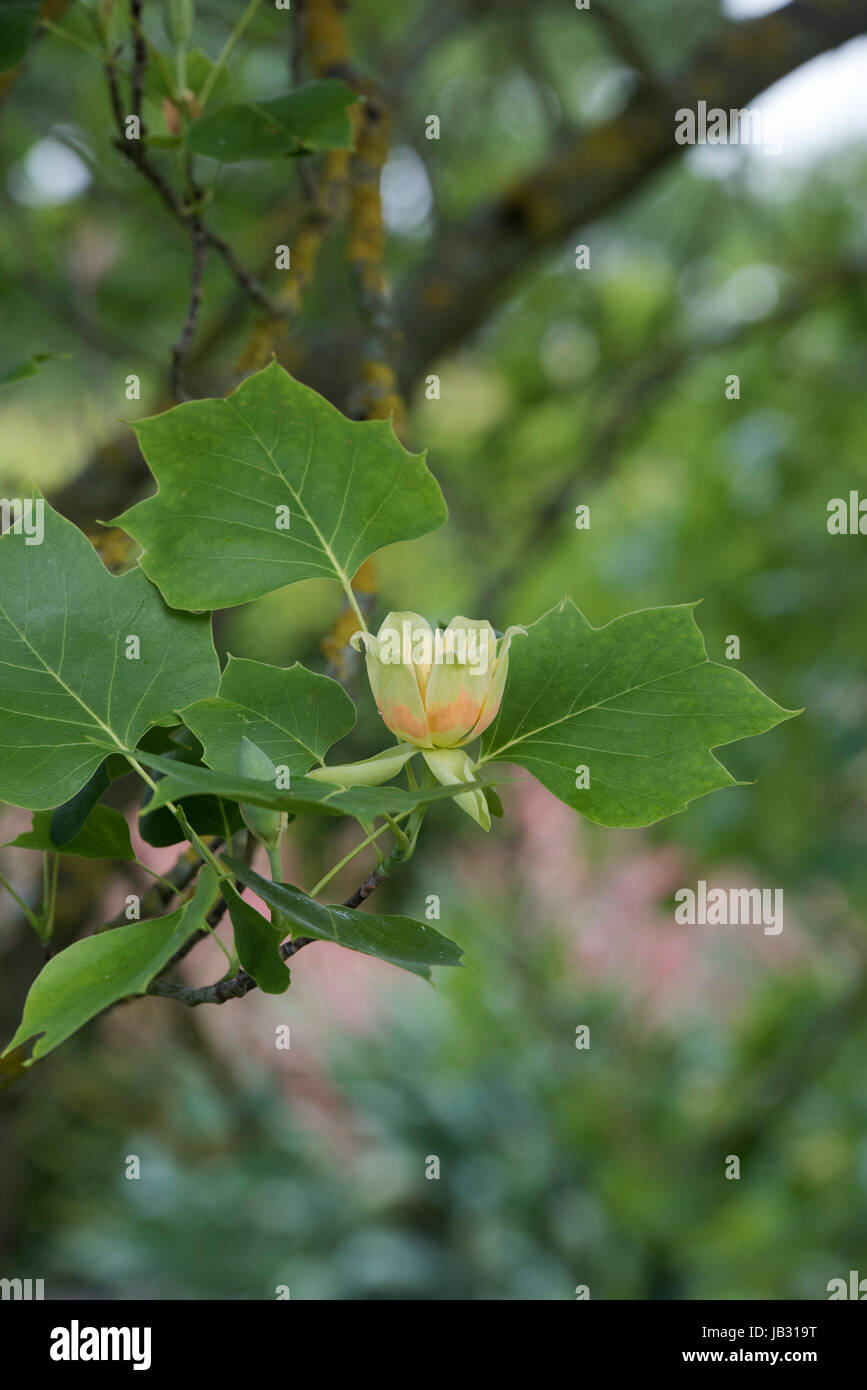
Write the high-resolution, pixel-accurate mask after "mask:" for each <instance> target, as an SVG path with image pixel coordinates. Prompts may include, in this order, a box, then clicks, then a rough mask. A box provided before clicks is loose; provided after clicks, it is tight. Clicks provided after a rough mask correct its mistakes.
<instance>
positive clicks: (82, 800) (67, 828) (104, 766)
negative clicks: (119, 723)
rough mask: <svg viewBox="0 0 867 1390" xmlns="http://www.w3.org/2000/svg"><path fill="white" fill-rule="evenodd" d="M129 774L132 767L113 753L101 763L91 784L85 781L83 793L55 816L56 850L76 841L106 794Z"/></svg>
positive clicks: (73, 798)
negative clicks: (116, 781) (114, 782)
mask: <svg viewBox="0 0 867 1390" xmlns="http://www.w3.org/2000/svg"><path fill="white" fill-rule="evenodd" d="M127 772H129V764H128V762H127V761H126V759H125V758H122V757H121V756H120V754H112V756H111V757H110V758H106V759H105V761H104V762H101V763H100V765H99V767H98V768H97V769H96V772H95V773H94V774H93V776H92V777H91V778H90V780H89V781H88V782H85V784H84V786H83V787H82V788H81V791H80V792H76V793H75V796H72V797H70V799H69V800H68V801H64V803H63V805H62V806H58V807H57V809H56V810H54V811H52V813H51V846H52V848H53V849H63V847H64V845H68V844H69V842H70V840H73V839H74V838H75V836H76V835H77V834H78V832H79V831H80V830H81V828H82V826H83V825H84V824H85V822H86V821H87V818H88V816H89V815H90V813H91V811H92V810H93V808H94V806H95V805H96V804H97V802H98V801H99V800H100V798H101V797H102V796H103V794H104V793H105V792H107V791H108V789H109V787H110V786H111V784H112V782H113V781H115V779H116V778H118V777H122V776H123V775H124V773H127Z"/></svg>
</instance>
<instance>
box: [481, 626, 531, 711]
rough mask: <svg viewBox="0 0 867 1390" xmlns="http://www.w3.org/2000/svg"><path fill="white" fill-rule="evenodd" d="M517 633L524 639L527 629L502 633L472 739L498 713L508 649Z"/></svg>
mask: <svg viewBox="0 0 867 1390" xmlns="http://www.w3.org/2000/svg"><path fill="white" fill-rule="evenodd" d="M519 632H520V633H522V634H523V636H524V637H526V636H527V629H526V628H525V627H518V626H515V627H507V628H506V631H505V632H504V633H503V640H502V642H501V643H500V650H499V651H498V653H497V660H496V665H495V667H494V678H493V680H492V681H491V684H490V687H489V689H488V693H487V695H486V697H485V703H484V705H483V706H482V711H481V714H480V715H479V718H478V723H477V724H476V725H475V726H474V728H473V731H472V737H473V738H478V736H479V734H483V733H484V732H485V729H487V727H488V725H489V724H492V723H493V721H494V720H495V719H496V717H497V715H498V713H499V710H500V705H501V704H502V702H503V691H504V690H505V688H506V676H507V675H508V674H509V648H510V646H511V645H512V638H513V637H514V636H515V634H516V633H519Z"/></svg>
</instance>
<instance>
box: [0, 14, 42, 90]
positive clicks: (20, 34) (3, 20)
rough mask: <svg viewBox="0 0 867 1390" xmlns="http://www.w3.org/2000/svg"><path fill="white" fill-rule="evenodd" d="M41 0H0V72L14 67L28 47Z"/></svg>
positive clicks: (37, 18)
mask: <svg viewBox="0 0 867 1390" xmlns="http://www.w3.org/2000/svg"><path fill="white" fill-rule="evenodd" d="M40 4H41V0H0V72H5V71H6V69H7V68H14V67H17V65H18V64H19V63H20V62H21V59H22V58H23V57H24V55H25V53H26V52H27V50H28V48H29V47H30V44H31V41H32V39H33V35H34V34H35V33H36V25H37V22H38V20H39V7H40Z"/></svg>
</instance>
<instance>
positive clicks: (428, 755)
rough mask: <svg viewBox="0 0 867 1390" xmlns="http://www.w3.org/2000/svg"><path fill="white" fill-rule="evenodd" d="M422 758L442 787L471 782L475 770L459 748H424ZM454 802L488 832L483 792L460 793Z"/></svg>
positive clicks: (488, 825) (488, 817) (488, 812)
mask: <svg viewBox="0 0 867 1390" xmlns="http://www.w3.org/2000/svg"><path fill="white" fill-rule="evenodd" d="M422 757H423V758H424V760H425V762H426V763H427V765H428V767H429V768H430V770H431V772H432V773H433V775H434V777H436V779H437V781H438V782H442V784H443V786H444V787H451V786H454V785H456V784H458V783H460V782H472V781H473V773H474V772H475V768H474V767H473V764H472V763H471V761H470V759H469V758H468V757H467V755H466V753H465V752H464V751H463V749H461V748H425V749H422ZM455 801H456V802H457V804H458V805H459V806H460V808H461V810H462V811H466V813H467V815H468V816H472V818H473V820H474V821H476V822H477V824H479V825H480V826H481V827H482V829H483V830H490V828H491V813H490V811H489V810H488V803H487V801H486V800H485V794H484V792H481V791H471V792H460V793H459V794H458V795H457V796H456V797H455Z"/></svg>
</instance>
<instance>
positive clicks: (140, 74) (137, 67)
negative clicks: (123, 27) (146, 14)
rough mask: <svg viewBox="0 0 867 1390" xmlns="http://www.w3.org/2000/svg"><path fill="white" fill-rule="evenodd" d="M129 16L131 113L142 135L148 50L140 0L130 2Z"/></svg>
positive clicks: (143, 131)
mask: <svg viewBox="0 0 867 1390" xmlns="http://www.w3.org/2000/svg"><path fill="white" fill-rule="evenodd" d="M129 8H130V16H131V18H132V27H133V33H134V40H133V52H134V57H133V69H132V113H133V115H134V116H137V117H138V119H139V122H140V128H141V133H142V135H144V133H145V129H144V124H143V123H141V107H142V97H143V95H144V84H145V72H146V70H147V62H148V49H147V42H146V40H145V36H144V30H143V29H142V22H141V20H142V15H141V12H142V0H130V4H129Z"/></svg>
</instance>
